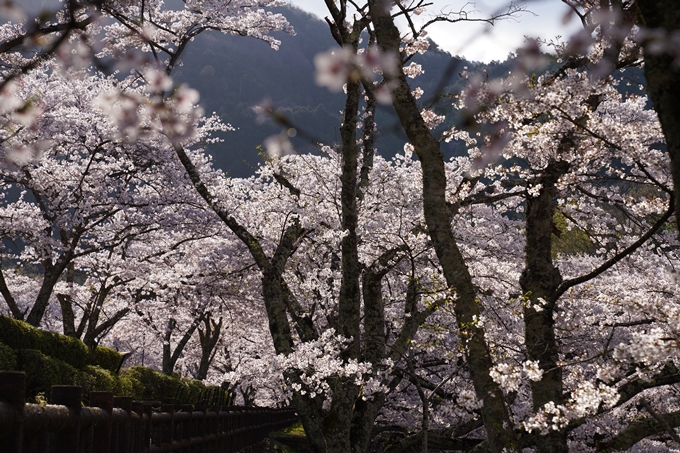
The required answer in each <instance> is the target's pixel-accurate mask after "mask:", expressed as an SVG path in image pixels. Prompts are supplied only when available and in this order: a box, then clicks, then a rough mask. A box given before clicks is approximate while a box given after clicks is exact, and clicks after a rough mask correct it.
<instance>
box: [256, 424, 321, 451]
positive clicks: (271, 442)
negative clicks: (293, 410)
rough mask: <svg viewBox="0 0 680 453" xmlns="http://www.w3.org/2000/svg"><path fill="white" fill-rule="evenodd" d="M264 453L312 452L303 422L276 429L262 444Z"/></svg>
mask: <svg viewBox="0 0 680 453" xmlns="http://www.w3.org/2000/svg"><path fill="white" fill-rule="evenodd" d="M262 453H312V449H311V447H310V446H309V443H308V442H307V438H306V437H305V432H304V430H303V429H302V425H301V424H299V423H298V424H296V425H293V426H291V427H290V428H286V429H282V430H280V431H275V432H273V433H271V434H270V435H269V437H268V438H267V439H265V441H264V443H263V444H262Z"/></svg>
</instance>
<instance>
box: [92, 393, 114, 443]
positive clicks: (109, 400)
mask: <svg viewBox="0 0 680 453" xmlns="http://www.w3.org/2000/svg"><path fill="white" fill-rule="evenodd" d="M90 407H98V408H100V409H104V411H106V414H107V415H108V417H107V418H106V422H105V423H96V424H95V425H94V430H93V434H94V438H93V439H92V441H93V442H92V451H93V452H97V453H109V452H110V448H111V426H112V424H113V393H112V392H90Z"/></svg>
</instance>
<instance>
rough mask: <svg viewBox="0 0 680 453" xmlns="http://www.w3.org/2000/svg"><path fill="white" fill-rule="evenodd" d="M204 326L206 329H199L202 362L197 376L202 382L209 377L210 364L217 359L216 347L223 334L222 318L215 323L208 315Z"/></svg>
mask: <svg viewBox="0 0 680 453" xmlns="http://www.w3.org/2000/svg"><path fill="white" fill-rule="evenodd" d="M203 325H204V329H201V328H200V327H199V329H198V339H199V343H200V344H201V361H200V363H199V365H198V373H197V374H196V379H201V380H203V379H205V378H207V377H208V368H210V363H211V362H212V360H213V358H214V357H215V354H214V351H215V347H216V346H217V342H218V341H219V339H220V334H221V333H222V318H220V320H219V321H218V322H215V321H214V320H213V319H212V318H211V317H210V314H208V315H207V316H206V317H205V319H204V320H203Z"/></svg>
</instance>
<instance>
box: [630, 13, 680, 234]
mask: <svg viewBox="0 0 680 453" xmlns="http://www.w3.org/2000/svg"><path fill="white" fill-rule="evenodd" d="M636 6H637V12H638V23H639V25H641V26H643V27H647V28H652V29H655V28H656V29H662V30H665V31H666V32H668V33H669V34H670V33H672V32H676V33H677V32H678V31H680V2H678V1H677V0H637V2H636ZM676 45H677V44H676ZM645 78H646V79H647V90H648V91H649V95H650V97H651V99H652V102H653V103H654V110H656V113H657V114H658V115H659V121H660V122H661V128H662V130H663V134H664V136H665V137H666V146H667V149H668V155H669V157H670V160H671V173H672V175H673V186H674V192H675V212H676V216H675V220H676V225H677V227H678V234H679V235H680V216H679V215H677V213H678V212H680V67H679V66H678V65H677V64H676V62H675V61H674V58H673V57H672V56H671V55H668V54H665V53H664V54H660V55H659V54H656V55H655V54H654V52H651V51H649V49H648V48H646V49H645Z"/></svg>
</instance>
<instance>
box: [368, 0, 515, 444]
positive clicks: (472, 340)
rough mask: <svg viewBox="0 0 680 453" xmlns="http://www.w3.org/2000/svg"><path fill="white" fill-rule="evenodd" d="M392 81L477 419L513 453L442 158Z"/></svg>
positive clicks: (378, 4)
mask: <svg viewBox="0 0 680 453" xmlns="http://www.w3.org/2000/svg"><path fill="white" fill-rule="evenodd" d="M369 5H370V13H371V17H372V20H373V23H374V25H375V32H376V35H377V38H378V45H379V47H380V48H381V50H382V52H384V53H397V54H398V53H399V44H400V42H401V39H400V33H399V30H398V29H397V27H396V26H395V24H394V22H393V19H392V18H391V16H390V14H389V11H387V10H386V8H385V3H384V2H383V1H380V0H370V1H369ZM385 72H386V73H387V71H385ZM392 82H393V83H396V86H395V88H394V89H393V91H392V105H393V106H394V108H395V110H396V111H397V115H398V117H399V121H400V123H401V125H402V127H403V129H404V131H405V133H406V135H407V137H408V139H409V141H410V142H411V144H412V145H413V146H414V148H415V150H416V154H417V155H418V159H419V160H420V162H421V165H422V171H423V202H424V214H425V221H426V223H427V227H428V230H429V233H430V236H431V238H432V242H433V244H434V248H435V251H436V253H437V257H438V258H439V263H440V264H441V266H442V269H443V271H444V276H445V278H446V281H447V284H448V285H449V286H450V287H451V288H452V289H455V291H456V293H457V295H458V298H457V300H456V304H455V306H454V310H455V314H456V321H457V324H458V333H459V337H460V339H461V342H462V343H463V344H464V345H465V346H466V347H467V362H468V364H469V366H470V368H469V369H470V375H471V377H472V381H473V384H474V387H475V391H476V394H477V397H478V398H479V399H480V400H481V401H482V402H483V406H482V418H483V420H484V427H485V428H486V431H487V436H488V440H489V445H490V448H491V450H492V451H493V452H499V453H500V452H502V451H504V450H505V451H515V450H517V448H518V440H517V437H516V435H515V433H514V431H513V425H512V421H511V419H510V416H509V414H508V410H507V407H506V405H505V399H504V395H503V392H502V391H501V389H500V387H499V386H498V384H496V383H495V382H494V381H493V379H492V378H491V375H490V374H489V370H490V369H491V367H492V366H493V361H492V359H491V354H490V352H489V350H488V347H487V345H486V339H485V335H484V330H483V329H482V328H481V327H479V326H478V324H477V323H476V320H477V319H480V315H481V313H480V310H479V304H478V301H477V294H476V292H475V289H474V286H473V284H472V277H471V276H470V273H469V271H468V268H467V266H466V264H465V261H464V259H463V256H462V254H461V252H460V250H459V248H458V245H457V243H456V240H455V238H454V236H453V232H452V231H451V211H450V208H449V206H448V205H447V203H446V197H445V192H446V174H445V168H444V157H443V154H442V152H441V150H440V148H439V143H438V142H437V140H436V139H435V138H434V137H433V136H432V134H431V133H430V131H429V129H428V128H427V126H426V125H425V122H424V121H423V119H422V117H421V116H420V110H419V109H418V106H417V104H416V102H415V99H414V98H413V96H412V95H411V89H410V87H409V85H408V82H407V81H406V76H405V75H404V72H403V70H402V69H401V67H399V68H398V73H397V76H396V77H395V78H394V80H392Z"/></svg>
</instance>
